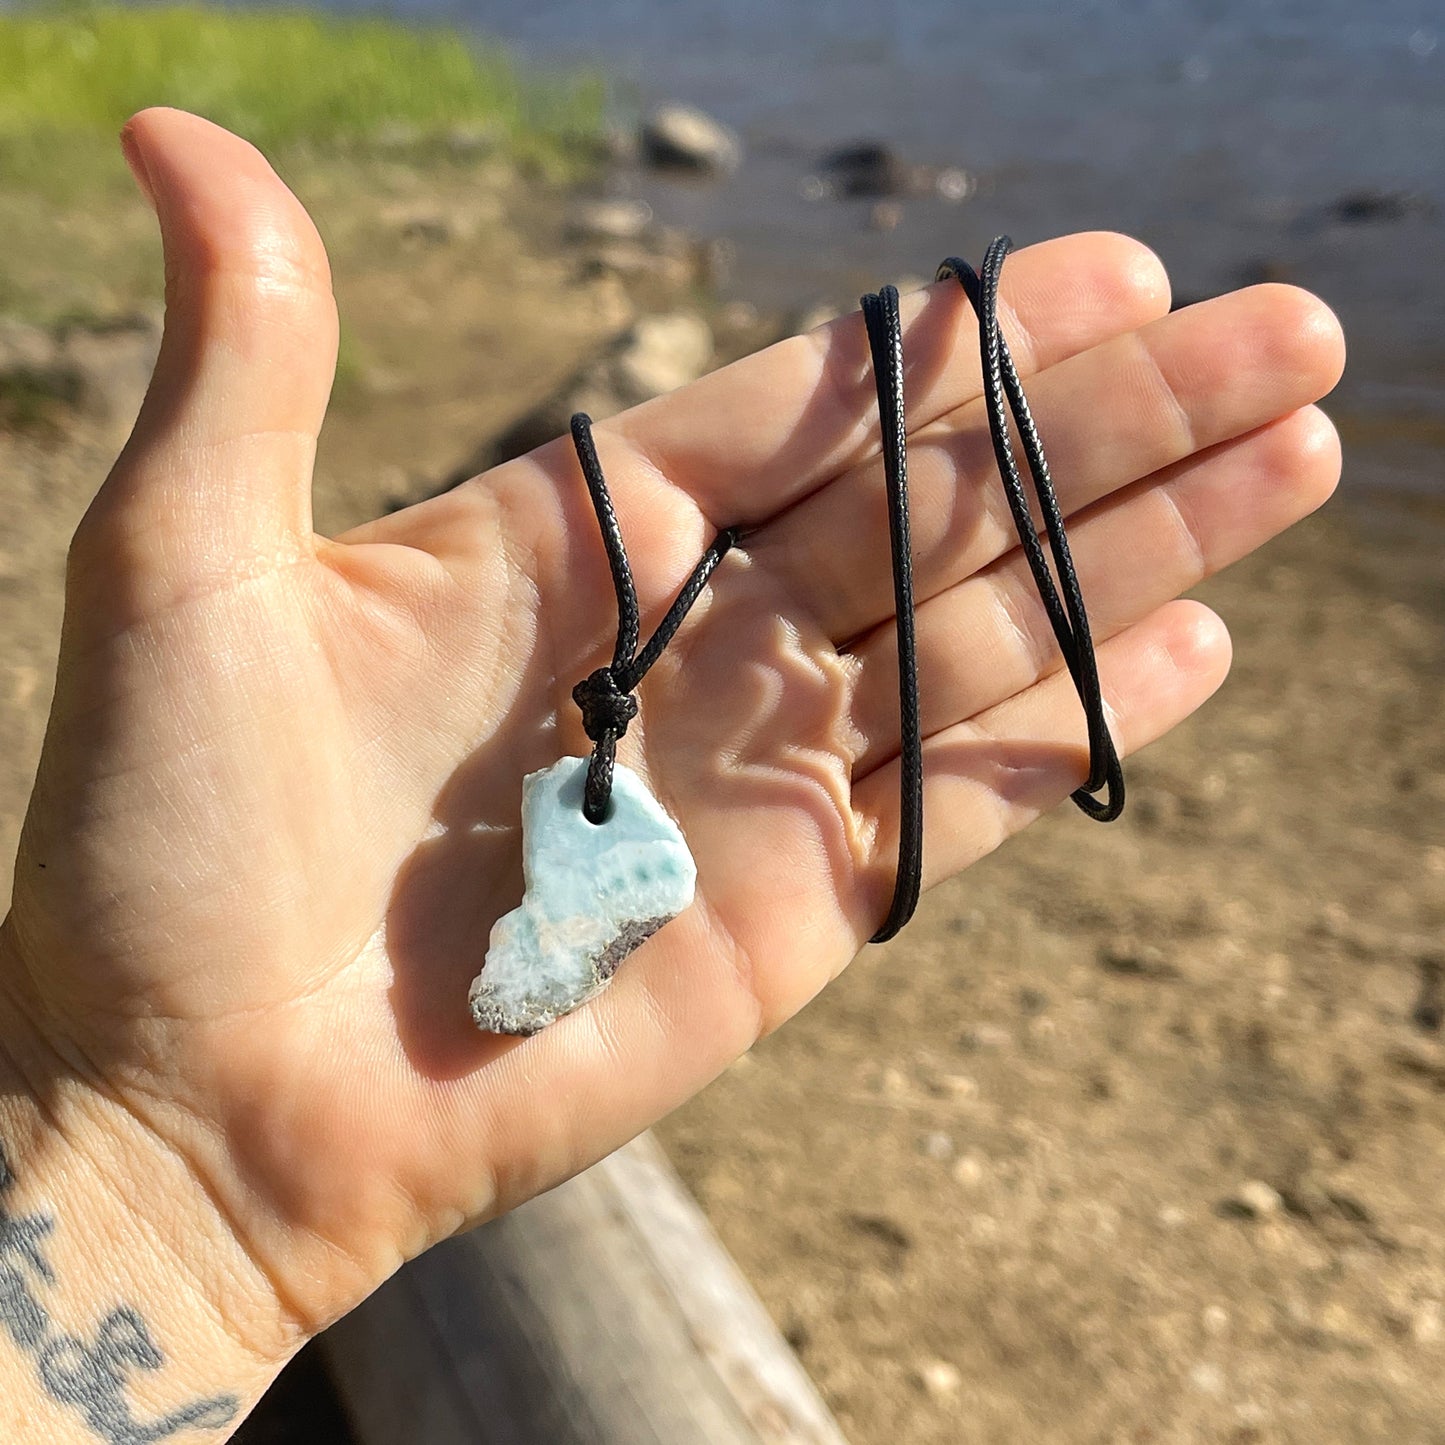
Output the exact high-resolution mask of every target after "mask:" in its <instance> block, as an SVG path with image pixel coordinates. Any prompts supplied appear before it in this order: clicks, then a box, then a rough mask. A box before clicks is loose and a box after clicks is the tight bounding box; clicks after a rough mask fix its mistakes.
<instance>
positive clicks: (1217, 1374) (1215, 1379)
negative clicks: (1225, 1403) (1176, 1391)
mask: <svg viewBox="0 0 1445 1445" xmlns="http://www.w3.org/2000/svg"><path fill="white" fill-rule="evenodd" d="M1189 1383H1190V1384H1191V1385H1193V1386H1194V1388H1195V1389H1196V1390H1198V1391H1199V1393H1200V1394H1201V1395H1218V1394H1219V1393H1221V1392H1222V1391H1223V1389H1224V1371H1223V1370H1221V1369H1220V1368H1219V1366H1218V1365H1209V1364H1198V1365H1195V1367H1194V1368H1193V1369H1192V1370H1190V1372H1189Z"/></svg>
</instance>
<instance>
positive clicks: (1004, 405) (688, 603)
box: [471, 236, 1124, 1033]
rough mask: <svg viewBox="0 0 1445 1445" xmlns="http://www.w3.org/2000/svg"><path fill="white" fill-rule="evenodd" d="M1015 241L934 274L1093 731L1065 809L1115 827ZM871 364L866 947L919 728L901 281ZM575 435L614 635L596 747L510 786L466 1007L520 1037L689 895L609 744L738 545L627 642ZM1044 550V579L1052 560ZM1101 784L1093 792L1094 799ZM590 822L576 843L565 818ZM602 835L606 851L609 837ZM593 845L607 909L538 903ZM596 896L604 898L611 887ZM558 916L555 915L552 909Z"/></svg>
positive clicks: (914, 876) (615, 556)
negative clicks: (884, 841)
mask: <svg viewBox="0 0 1445 1445" xmlns="http://www.w3.org/2000/svg"><path fill="white" fill-rule="evenodd" d="M1012 246H1013V243H1012V242H1011V241H1010V240H1009V238H1008V237H1007V236H1000V237H998V238H997V239H996V240H994V241H993V243H992V244H991V245H990V246H989V248H988V250H987V252H986V253H985V255H984V260H983V267H982V270H981V271H980V272H975V271H974V270H973V268H972V267H971V266H969V265H968V263H967V262H965V261H961V260H959V259H958V258H956V257H950V258H949V259H948V260H946V261H944V262H943V264H942V265H941V266H940V267H939V268H938V274H937V279H938V280H940V281H942V280H946V279H948V278H949V277H952V278H953V279H955V280H956V281H958V282H959V284H960V285H961V286H962V287H963V289H964V291H965V293H966V294H967V296H968V299H969V302H970V304H971V305H972V306H973V309H974V312H975V314H976V315H977V317H978V334H979V352H980V358H981V361H982V369H983V397H984V403H985V407H986V410H987V414H988V425H989V433H990V435H991V437H992V439H993V450H994V457H995V460H996V462H997V464H998V470H999V475H1000V477H1001V478H1002V481H1003V486H1004V491H1005V494H1006V495H1007V498H1008V504H1009V510H1010V512H1011V514H1012V516H1013V520H1014V527H1015V529H1016V530H1017V532H1018V538H1019V545H1020V546H1021V547H1022V548H1023V552H1024V556H1025V558H1026V559H1027V561H1028V565H1029V570H1030V572H1031V573H1032V574H1033V578H1034V584H1035V586H1036V587H1037V588H1038V592H1039V596H1040V598H1041V599H1042V601H1043V604H1044V610H1045V612H1046V613H1047V614H1048V618H1049V623H1050V626H1051V627H1052V628H1053V632H1054V637H1055V638H1056V639H1057V641H1058V645H1059V651H1060V652H1061V654H1062V655H1063V659H1064V663H1065V665H1066V666H1067V668H1068V670H1069V675H1070V677H1071V678H1072V679H1073V683H1074V688H1075V690H1076V691H1077V693H1078V695H1079V701H1080V702H1081V703H1082V705H1083V709H1084V717H1085V722H1086V726H1087V730H1088V740H1089V775H1088V777H1087V779H1086V780H1085V781H1084V783H1083V785H1082V786H1081V787H1080V788H1078V789H1077V790H1076V791H1075V792H1074V794H1073V799H1074V802H1075V803H1076V804H1077V805H1078V806H1079V807H1080V808H1081V809H1082V810H1083V812H1084V813H1085V814H1087V815H1088V816H1089V817H1090V818H1094V819H1096V820H1098V821H1100V822H1111V821H1112V820H1113V819H1115V818H1117V817H1118V816H1119V814H1120V813H1121V812H1122V811H1123V807H1124V775H1123V769H1122V768H1121V766H1120V763H1119V756H1118V753H1117V752H1116V750H1115V748H1114V743H1113V739H1112V738H1111V736H1110V734H1109V724H1108V718H1107V716H1106V714H1105V711H1104V702H1103V696H1102V693H1101V691H1100V687H1099V670H1098V663H1097V660H1096V658H1095V655H1094V645H1093V640H1092V638H1091V637H1090V634H1089V620H1088V616H1087V614H1086V612H1085V609H1084V599H1083V595H1082V593H1081V591H1080V587H1079V578H1078V573H1077V572H1076V570H1075V568H1074V563H1073V558H1072V557H1071V556H1070V554H1069V544H1068V538H1067V536H1066V535H1065V530H1064V518H1063V513H1062V512H1061V510H1060V508H1059V501H1058V496H1057V494H1056V492H1055V490H1054V484H1053V478H1052V476H1051V475H1050V472H1049V467H1048V463H1047V461H1046V460H1045V458H1044V452H1043V444H1042V442H1041V441H1040V439H1039V433H1038V428H1037V427H1036V426H1035V424H1034V420H1033V416H1032V414H1031V412H1030V410H1029V405H1028V402H1027V400H1026V399H1025V397H1024V391H1023V385H1022V383H1021V382H1020V380H1019V375H1018V371H1017V369H1016V367H1015V366H1014V363H1013V358H1012V356H1011V355H1010V354H1009V349H1008V343H1007V342H1006V341H1005V340H1004V337H1003V332H1002V329H1001V327H1000V325H999V319H998V286H999V276H1000V273H1001V272H1002V270H1003V263H1004V260H1005V259H1006V257H1007V256H1008V254H1009V252H1010V250H1011V249H1012ZM862 308H863V318H864V323H865V325H866V327H867V332H868V345H869V350H870V353H871V357H872V362H873V374H874V379H875V382H876V384H877V388H878V414H879V426H880V431H881V436H882V452H883V469H884V478H885V485H886V487H887V493H888V539H889V556H890V561H891V564H892V569H893V594H894V604H895V612H896V615H897V628H896V631H897V638H898V694H899V714H900V720H901V729H900V732H901V745H900V754H899V764H900V766H899V776H900V797H899V834H898V867H897V872H896V874H895V878H894V887H893V899H892V902H891V904H890V905H889V909H888V914H887V917H886V918H885V919H884V920H883V923H882V924H881V925H880V927H879V929H878V931H877V932H876V933H875V934H874V935H873V937H872V939H871V940H870V941H871V942H873V943H882V942H884V941H885V940H887V939H890V938H892V937H893V936H894V935H895V934H897V933H898V931H899V930H900V929H901V928H902V927H903V926H904V924H906V923H907V922H908V920H909V919H910V918H911V917H912V916H913V912H914V909H915V908H916V907H917V906H918V898H919V893H920V890H921V887H922V877H923V736H922V723H921V718H920V713H919V705H918V656H917V641H916V636H915V625H914V601H913V553H912V547H911V545H910V540H909V515H908V429H907V423H906V416H905V410H904V398H903V382H904V367H903V328H902V322H901V319H900V315H899V306H898V291H897V289H896V288H895V287H892V286H885V287H883V288H882V290H880V291H878V292H876V293H870V294H869V295H867V296H864V297H863V299H862ZM1010 414H1012V418H1013V426H1016V427H1017V429H1018V439H1019V444H1020V446H1021V449H1022V451H1023V454H1024V459H1025V461H1026V462H1027V463H1028V468H1029V475H1030V478H1031V480H1032V483H1033V492H1034V496H1035V498H1036V499H1037V502H1038V506H1039V511H1040V514H1041V516H1042V518H1043V527H1044V536H1045V537H1046V538H1047V540H1048V552H1047V553H1046V552H1045V549H1044V545H1043V543H1042V542H1041V541H1040V539H1039V533H1038V531H1037V529H1036V527H1035V524H1034V520H1033V516H1032V513H1031V509H1030V503H1029V497H1028V493H1027V491H1026V490H1025V487H1024V482H1023V478H1022V477H1021V475H1020V473H1019V468H1018V463H1017V462H1016V460H1015V458H1014V444H1013V429H1012V427H1011V426H1010V420H1009V418H1010ZM572 441H573V445H574V446H575V447H576V450H577V460H578V462H579V464H580V466H581V469H582V475H583V478H584V479H585V481H586V484H587V491H588V495H589V496H590V497H591V499H592V506H593V510H594V511H595V512H596V514H597V524H598V527H599V528H600V530H601V533H602V542H603V546H604V547H605V549H606V552H607V562H608V567H609V569H610V570H611V574H612V584H613V589H614V591H615V592H616V594H617V644H616V646H615V647H614V649H613V654H612V661H611V662H610V663H608V664H606V665H605V666H603V667H599V668H598V669H597V670H596V671H595V672H593V673H591V674H590V675H589V676H588V677H586V678H584V679H583V680H582V681H581V682H579V683H578V684H577V686H576V687H575V688H574V689H573V690H572V696H573V698H574V700H575V701H576V703H577V705H578V707H579V708H580V709H581V712H582V725H583V729H584V730H585V732H586V734H587V736H588V738H589V739H590V740H591V742H592V745H593V746H592V752H591V755H590V757H589V758H588V759H587V761H586V763H585V765H584V764H583V763H582V760H581V759H575V758H564V759H562V760H561V762H559V763H557V764H554V765H553V767H551V768H548V769H544V770H543V771H542V772H540V773H534V774H532V775H531V776H530V777H529V778H528V779H527V780H526V783H525V784H524V789H523V849H524V855H523V864H524V871H525V873H526V879H527V892H526V895H525V896H524V898H523V902H522V906H521V907H520V908H518V909H516V910H514V911H513V912H512V913H509V914H507V915H505V916H504V917H503V918H502V919H500V920H498V923H497V926H496V928H495V929H494V930H493V934H492V942H491V947H490V948H489V950H488V953H487V964H486V967H485V968H484V969H483V970H482V973H481V974H480V975H479V976H478V978H477V979H476V981H475V982H474V983H473V985H472V995H471V1001H472V1012H473V1015H474V1017H475V1018H476V1020H477V1022H478V1024H479V1025H480V1026H481V1027H483V1028H486V1029H490V1030H493V1031H497V1032H506V1033H532V1032H535V1031H536V1030H537V1029H538V1028H541V1027H543V1026H544V1025H545V1024H547V1023H550V1022H551V1021H552V1020H553V1019H555V1018H557V1017H559V1016H560V1015H561V1014H563V1013H567V1012H570V1011H571V1010H572V1009H573V1008H576V1007H577V1006H578V1004H580V1003H582V1002H584V1001H585V1000H586V999H587V998H590V997H591V996H592V995H593V994H595V993H596V992H597V991H598V990H599V989H600V988H602V987H603V986H604V985H605V984H606V983H607V981H608V980H609V979H610V978H611V976H612V974H613V972H615V970H616V968H617V965H618V964H619V963H620V962H621V960H622V959H623V958H624V957H626V955H627V954H628V953H629V952H631V951H632V949H634V948H636V947H637V946H638V945H639V944H640V943H642V942H643V941H644V940H645V939H646V938H648V937H650V936H651V935H652V933H654V932H656V930H657V929H658V928H660V927H661V926H662V925H663V924H664V923H666V922H667V921H668V920H669V919H670V918H672V917H675V916H676V915H677V914H678V913H680V912H681V911H682V909H683V908H685V907H686V906H687V905H688V904H689V903H690V902H691V900H692V892H693V886H694V881H695V877H696V873H695V869H694V868H693V866H692V859H691V856H690V855H689V854H688V853H687V846H686V843H685V842H684V841H683V838H682V835H681V833H680V831H679V830H678V828H677V825H676V824H675V823H674V822H673V821H672V819H670V818H668V817H667V815H666V813H664V812H663V810H662V808H661V805H660V804H658V803H657V801H656V799H654V798H652V796H651V795H650V794H649V793H647V791H646V788H645V786H644V785H643V784H642V783H641V781H640V779H638V778H637V777H636V775H635V774H632V773H630V772H628V770H626V769H623V768H620V767H619V766H618V764H617V762H616V754H617V741H618V739H619V738H621V737H622V735H623V734H624V733H625V732H626V731H627V727H628V724H629V723H630V722H631V721H632V719H633V718H634V717H636V716H637V699H636V698H635V697H634V696H633V693H634V692H635V690H636V689H637V687H638V685H639V683H640V682H641V681H642V679H643V677H644V676H645V675H646V673H647V671H648V669H649V668H651V667H652V665H653V664H654V663H655V662H656V661H657V659H658V658H659V657H661V655H662V653H663V650H664V649H665V648H666V647H667V645H668V643H669V642H671V641H672V638H673V637H674V635H675V634H676V632H677V630H678V628H679V627H680V626H681V625H682V622H683V619H684V618H685V617H686V616H687V614H688V612H689V610H690V609H691V608H692V606H693V604H694V603H695V602H696V601H697V600H698V598H699V597H700V596H701V594H702V590H703V588H704V587H705V586H706V585H707V582H708V579H709V578H710V577H711V576H712V574H713V572H714V571H715V570H716V568H717V566H718V563H719V562H721V561H722V559H723V558H724V557H725V556H726V555H727V553H728V552H729V550H731V548H732V547H733V546H734V545H735V544H736V542H737V539H738V535H739V534H738V532H737V531H736V530H735V529H733V528H726V529H724V530H723V531H721V532H719V533H718V535H717V537H716V538H714V540H713V542H712V545H711V546H710V547H709V548H708V549H707V551H706V552H705V553H704V554H703V556H702V558H701V559H700V560H699V561H698V564H697V566H696V567H694V568H693V570H692V573H691V575H690V576H689V577H688V579H687V581H686V582H685V583H684V584H683V586H682V590H681V591H680V592H679V593H678V595H677V597H676V599H675V600H674V601H673V604H672V606H671V607H670V608H668V611H667V614H666V616H664V618H663V619H662V621H661V623H659V625H658V627H657V630H656V632H654V633H653V635H652V637H651V638H650V639H649V640H648V642H647V644H646V645H645V646H643V647H642V648H641V649H640V650H639V649H638V639H639V636H640V617H639V609H638V603H637V589H636V587H635V586H634V584H633V580H632V568H631V566H630V564H629V563H628V560H627V549H626V546H625V545H624V543H623V539H622V532H621V529H620V527H619V526H618V522H617V513H616V511H615V509H614V508H613V505H612V498H611V496H610V494H609V493H608V490H607V483H606V480H605V479H604V477H603V474H602V467H601V463H600V462H599V461H598V458H597V449H596V447H595V445H594V444H593V440H592V423H591V419H590V418H589V417H587V416H586V415H585V414H584V413H581V412H579V413H578V414H577V415H576V416H574V417H573V418H572ZM1050 556H1051V557H1052V559H1053V564H1054V570H1055V571H1056V572H1057V574H1058V580H1057V582H1056V581H1055V578H1054V574H1053V572H1051V571H1050V569H1049V558H1050ZM618 783H625V791H626V804H627V809H628V811H627V815H626V817H625V818H623V817H619V812H618V809H617V807H616V803H615V799H614V785H615V784H618ZM1100 792H1102V793H1103V797H1102V798H1099V797H1097V796H1096V794H1098V793H1100ZM573 819H575V820H577V822H578V823H579V824H580V826H582V827H584V828H586V829H589V830H595V832H594V834H593V836H592V837H591V838H589V837H588V836H587V835H586V834H578V833H576V832H575V827H574V824H573V823H572V822H571V821H570V820H573ZM552 834H556V835H560V836H561V837H562V839H563V843H562V845H560V846H559V847H558V850H557V858H556V859H555V860H553V861H552V862H550V863H549V862H548V860H547V857H546V848H547V844H546V842H545V841H543V839H544V835H547V836H551V835H552ZM613 834H615V835H616V843H615V845H614V844H613V838H612V835H613ZM589 848H590V849H592V850H593V851H595V852H596V854H597V862H596V869H595V872H596V874H597V877H598V878H600V879H602V880H604V883H605V886H604V885H603V884H599V885H598V886H599V887H602V889H603V893H604V894H605V898H604V903H605V904H606V905H607V906H605V907H603V908H602V909H601V911H600V913H598V915H597V916H596V917H589V916H585V914H579V913H577V912H575V911H574V912H566V911H565V909H566V908H568V907H572V906H574V901H573V900H570V898H569V895H568V890H567V889H565V888H557V887H554V888H553V890H552V891H553V892H554V893H558V894H559V895H560V896H559V897H558V898H557V899H555V900H553V901H552V902H551V903H550V904H549V903H548V902H547V900H546V899H544V898H542V897H541V896H540V895H541V894H542V893H543V892H544V891H545V890H544V889H543V888H542V883H543V881H544V878H545V875H547V871H548V869H549V868H552V869H560V870H562V871H564V872H568V871H570V872H571V873H572V874H574V875H575V870H576V861H575V859H576V855H577V852H578V850H579V849H581V850H583V851H586V850H587V849H589ZM609 890H610V891H609ZM559 908H560V909H563V910H564V911H562V912H560V913H559V912H558V909H559Z"/></svg>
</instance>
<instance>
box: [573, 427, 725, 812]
mask: <svg viewBox="0 0 1445 1445" xmlns="http://www.w3.org/2000/svg"><path fill="white" fill-rule="evenodd" d="M572 443H573V445H574V446H575V447H576V448H577V460H578V462H579V463H580V464H581V467H582V475H583V477H584V479H585V480H586V482H587V492H588V495H589V496H590V497H591V498H592V508H593V510H594V511H595V512H596V513H597V525H598V527H599V528H600V529H601V531H602V545H603V546H604V547H605V548H606V549H607V565H608V568H609V569H610V570H611V572H612V587H613V590H614V591H615V592H616V593H617V645H616V647H614V648H613V650H612V661H611V663H609V664H608V665H607V666H605V667H599V668H598V669H597V670H596V672H593V673H591V674H590V675H589V676H587V677H584V678H583V679H582V681H581V682H579V683H578V684H577V686H576V687H574V688H573V689H572V698H573V700H574V701H575V702H576V704H577V706H578V707H579V708H580V709H581V710H582V727H583V730H584V731H585V732H586V734H587V736H588V738H590V739H591V741H592V756H591V757H590V758H589V759H588V762H587V783H586V786H585V788H584V789H583V796H582V812H583V814H584V815H585V817H586V818H587V821H588V822H589V823H602V822H605V821H606V819H607V811H608V805H609V803H610V802H611V800H612V772H613V768H614V767H615V766H616V762H617V740H618V738H620V737H621V736H622V735H623V733H625V732H626V731H627V725H628V724H629V723H630V722H631V721H632V719H633V718H635V717H636V716H637V699H636V698H635V697H633V696H632V694H633V692H634V691H636V689H637V685H638V684H639V683H640V682H641V681H642V679H643V678H644V677H645V676H646V675H647V672H648V669H650V668H651V667H652V665H653V663H655V662H656V661H657V659H658V658H659V657H661V656H662V653H663V649H664V648H665V647H666V646H667V644H668V643H669V642H671V641H672V639H673V637H674V636H675V635H676V633H677V629H678V628H679V627H681V626H682V620H683V618H684V617H686V616H687V614H688V612H689V611H691V609H692V606H693V604H694V603H695V602H696V601H697V599H698V598H699V597H700V596H701V595H702V589H703V588H704V587H706V586H707V580H708V578H709V577H711V576H712V574H713V571H714V569H715V568H716V567H717V564H718V563H719V562H721V561H722V559H723V558H724V557H726V556H727V554H728V552H729V551H730V550H731V549H732V547H733V545H734V543H735V542H736V541H737V537H738V534H737V532H736V530H734V529H733V528H731V527H727V528H724V529H723V530H722V531H721V532H719V533H718V534H717V536H716V537H715V538H713V542H712V545H711V546H710V547H709V548H708V549H707V551H706V552H704V553H703V554H702V558H701V560H700V561H699V562H698V564H697V566H696V567H694V568H693V569H692V573H691V575H690V576H689V577H688V579H687V581H686V582H684V583H683V584H682V590H681V591H680V592H679V593H678V594H677V597H676V598H675V599H674V600H673V604H672V606H671V607H669V608H668V609H667V615H666V616H665V617H664V618H663V619H662V621H661V622H660V623H658V625H657V631H656V632H654V633H653V634H652V636H651V638H649V639H648V642H647V645H646V646H645V647H643V648H642V649H641V651H638V650H637V640H638V637H639V635H640V632H641V612H640V609H639V608H638V605H637V587H636V585H635V584H634V583H633V580H632V567H631V565H630V564H629V563H628V560H627V548H626V547H625V546H624V545H623V541H622V529H621V527H619V526H618V524H617V511H616V509H615V508H614V507H613V505H612V496H611V493H609V492H608V490H607V482H606V480H605V479H604V478H603V475H602V464H601V462H599V461H598V459H597V447H596V446H595V444H594V443H593V441H592V418H591V417H589V416H588V415H587V413H586V412H581V411H579V412H578V413H577V414H576V415H575V416H574V417H573V418H572ZM634 654H635V655H634Z"/></svg>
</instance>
